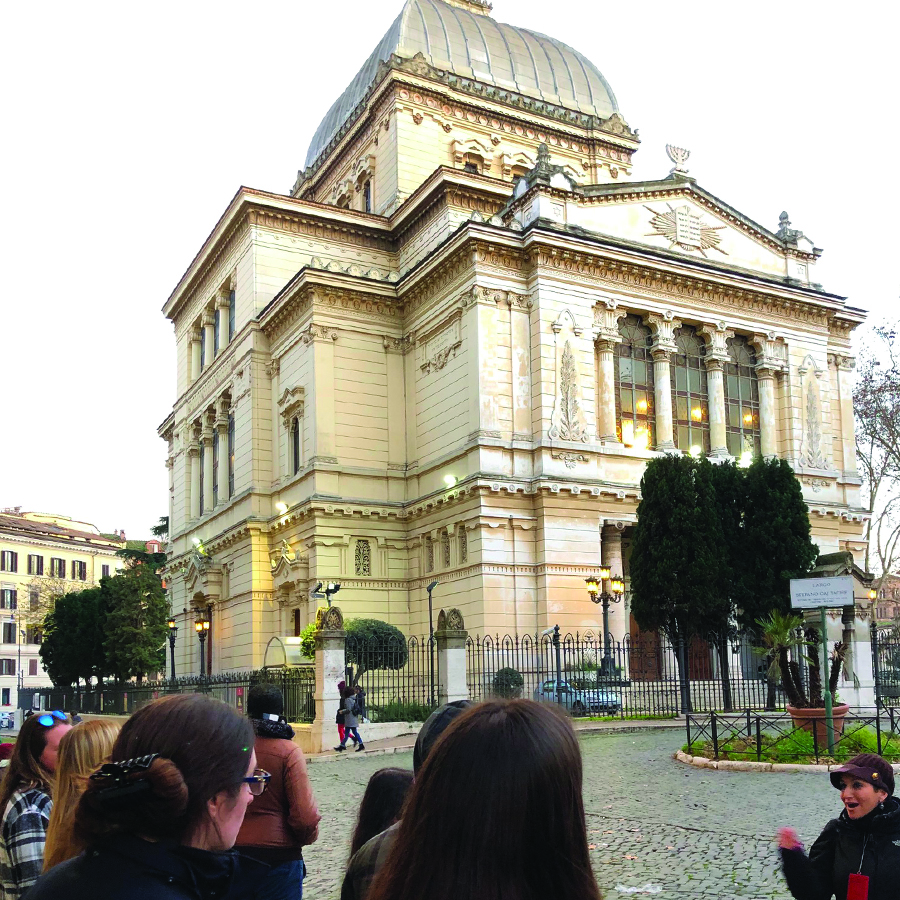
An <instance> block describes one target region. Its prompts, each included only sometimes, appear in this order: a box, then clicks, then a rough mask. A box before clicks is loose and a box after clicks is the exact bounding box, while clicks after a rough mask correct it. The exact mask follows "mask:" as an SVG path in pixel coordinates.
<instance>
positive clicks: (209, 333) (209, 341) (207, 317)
mask: <svg viewBox="0 0 900 900" xmlns="http://www.w3.org/2000/svg"><path fill="white" fill-rule="evenodd" d="M214 328H215V321H214V320H213V317H212V315H211V314H210V313H206V314H204V316H203V341H204V343H205V345H206V352H205V356H206V365H207V366H211V365H212V363H213V360H214V359H215V358H216V350H215V344H214V343H213V341H214V339H215V333H214V332H213V329H214ZM204 465H205V463H204Z"/></svg>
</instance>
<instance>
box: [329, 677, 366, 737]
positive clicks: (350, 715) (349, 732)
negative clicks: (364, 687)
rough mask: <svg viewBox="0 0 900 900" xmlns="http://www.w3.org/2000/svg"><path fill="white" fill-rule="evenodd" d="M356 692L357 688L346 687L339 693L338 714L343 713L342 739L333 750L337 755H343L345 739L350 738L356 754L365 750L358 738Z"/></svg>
mask: <svg viewBox="0 0 900 900" xmlns="http://www.w3.org/2000/svg"><path fill="white" fill-rule="evenodd" d="M357 690H358V688H354V687H349V686H348V687H345V688H344V690H343V691H341V709H340V710H339V712H341V711H343V713H344V737H343V740H342V741H341V742H340V744H338V745H337V747H335V748H334V749H335V750H337V751H338V753H343V752H344V750H346V749H347V738H350V739H351V740H352V741H353V743H354V744H356V752H357V753H358V752H359V751H360V750H365V749H366V745H365V744H364V743H363V742H362V738H361V737H360V736H359V718H358V716H359V704H358V702H357V699H356V692H357Z"/></svg>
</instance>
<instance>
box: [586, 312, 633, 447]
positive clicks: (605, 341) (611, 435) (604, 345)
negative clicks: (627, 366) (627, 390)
mask: <svg viewBox="0 0 900 900" xmlns="http://www.w3.org/2000/svg"><path fill="white" fill-rule="evenodd" d="M626 315H628V312H627V310H624V309H619V304H618V303H617V301H615V300H613V299H611V298H604V300H603V301H602V304H600V303H598V304H597V306H595V307H594V335H595V342H596V343H595V346H596V348H597V357H598V360H597V361H598V369H599V372H598V380H599V384H598V385H597V438H598V439H599V440H601V441H618V440H619V436H618V434H617V433H616V361H615V351H616V344H618V343H619V342H620V341H621V340H622V337H621V335H620V334H619V319H622V318H624V317H625V316H626Z"/></svg>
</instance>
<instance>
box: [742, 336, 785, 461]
mask: <svg viewBox="0 0 900 900" xmlns="http://www.w3.org/2000/svg"><path fill="white" fill-rule="evenodd" d="M750 344H751V345H752V346H753V347H754V349H755V350H756V378H757V382H758V384H759V449H760V453H762V455H763V457H765V458H768V457H773V456H776V455H777V454H778V445H777V442H776V441H777V419H778V411H777V410H776V408H775V376H776V374H778V373H781V372H783V371H784V368H785V359H786V357H787V354H786V348H785V344H784V339H783V338H780V337H777V336H776V335H775V333H774V332H768V333H767V334H754V335H753V337H752V338H750Z"/></svg>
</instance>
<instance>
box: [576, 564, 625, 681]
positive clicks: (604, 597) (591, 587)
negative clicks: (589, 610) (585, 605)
mask: <svg viewBox="0 0 900 900" xmlns="http://www.w3.org/2000/svg"><path fill="white" fill-rule="evenodd" d="M607 581H608V582H609V590H606V589H605V584H606V582H607ZM584 582H585V584H586V585H587V590H588V594H590V596H591V602H592V603H602V604H603V662H602V664H601V666H600V670H601V672H602V673H603V674H604V675H612V673H613V660H612V640H611V637H610V633H609V604H610V603H620V602H621V601H622V597H624V596H625V582H624V581H622V579H621V578H620V577H619V576H618V575H615V576H611V575H610V569H609V566H601V567H600V572H599V574H598V575H591V576H590V577H588V578H585V579H584Z"/></svg>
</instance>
